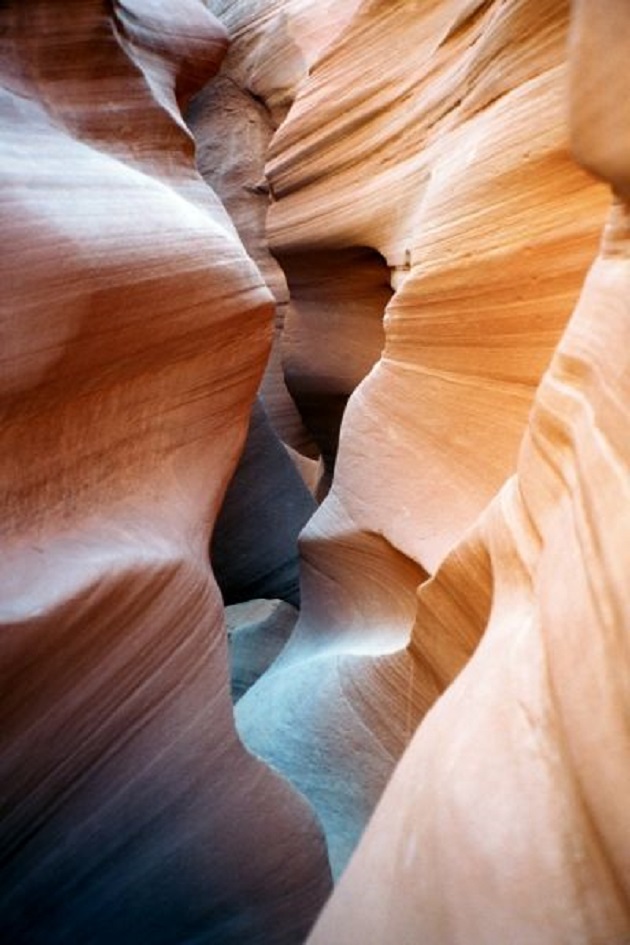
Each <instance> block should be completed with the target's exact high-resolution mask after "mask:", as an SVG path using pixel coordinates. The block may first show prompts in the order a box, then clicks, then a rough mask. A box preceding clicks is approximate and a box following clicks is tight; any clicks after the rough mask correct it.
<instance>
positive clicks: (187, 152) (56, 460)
mask: <svg viewBox="0 0 630 945" xmlns="http://www.w3.org/2000/svg"><path fill="white" fill-rule="evenodd" d="M0 23H1V26H2V29H1V33H2V105H1V106H0V107H1V115H2V127H3V132H2V144H1V146H0V152H1V156H0V167H1V173H2V183H3V201H2V221H1V230H2V241H3V252H2V258H1V261H0V266H1V268H2V303H1V304H2V328H3V348H2V367H3V369H2V426H1V430H2V448H1V450H0V457H1V459H0V465H1V467H2V494H3V521H2V530H3V537H2V566H1V571H0V574H1V577H0V580H1V586H2V680H3V686H2V689H3V694H2V721H1V727H2V735H3V739H4V750H3V758H2V794H3V818H2V842H1V847H2V863H3V866H2V874H1V878H0V915H1V928H2V939H3V941H5V942H12V943H27V942H28V943H29V945H31V943H37V942H41V943H44V942H45V943H46V945H51V943H60V945H61V943H64V945H65V943H69V942H93V943H103V945H105V943H107V945H111V943H112V942H113V941H121V942H128V943H139V942H143V943H175V942H178V943H180V942H184V941H187V942H193V941H194V942H215V943H217V945H218V943H221V945H223V943H228V942H233V943H234V945H237V943H238V945H241V943H243V942H245V941H247V942H250V941H251V942H260V943H261V945H262V943H265V945H267V943H268V942H277V943H286V942H296V941H300V940H302V939H303V938H304V935H305V934H306V931H307V930H308V928H309V926H310V925H311V924H312V921H313V919H314V917H315V915H316V913H317V911H318V909H319V908H320V907H321V905H322V903H323V901H324V898H325V897H326V895H327V893H328V891H329V888H330V881H329V874H328V866H327V859H326V853H325V848H324V844H323V840H322V838H321V834H320V831H319V828H318V826H317V824H316V823H315V820H314V817H313V815H312V813H311V812H310V810H309V808H308V806H307V804H306V802H305V801H304V800H302V799H301V798H300V797H299V796H298V795H297V794H296V792H295V791H293V790H292V789H291V788H290V787H289V786H288V785H287V784H286V782H284V781H283V780H282V779H281V778H279V777H278V776H277V775H274V774H272V772H271V771H270V770H269V769H267V768H266V767H265V766H264V765H262V764H261V763H260V762H259V761H257V760H256V759H254V758H252V757H251V756H250V755H249V754H247V753H246V752H245V750H244V749H243V747H242V745H241V743H240V741H239V739H238V737H237V735H236V732H235V728H234V720H233V714H232V704H231V700H230V690H229V677H228V668H227V647H226V637H225V627H224V619H223V607H222V601H221V596H220V593H219V590H218V588H217V585H216V583H215V581H214V580H213V577H212V573H211V570H210V566H209V562H208V542H209V538H210V533H211V530H212V526H213V522H214V520H215V518H216V516H217V512H218V510H219V507H220V504H221V501H222V498H223V494H224V493H225V490H226V487H227V484H228V481H229V479H230V477H231V476H232V473H233V470H234V467H235V465H236V462H237V459H238V456H239V453H240V451H241V448H242V445H243V441H244V438H245V435H246V431H247V426H248V422H249V411H250V407H251V404H252V401H253V398H254V396H255V393H256V390H257V387H258V385H259V382H260V378H261V374H262V371H263V369H264V366H265V361H266V357H267V354H268V350H269V345H270V342H271V335H272V327H273V300H272V296H271V294H270V292H269V290H268V289H267V288H266V286H265V285H264V282H263V279H262V277H261V274H260V272H259V270H258V269H257V268H256V266H255V265H254V264H253V262H252V261H251V259H250V258H249V257H248V255H247V253H246V252H245V250H244V248H243V245H242V243H241V242H240V240H239V238H238V235H237V233H236V230H235V229H234V226H233V224H232V222H231V220H230V218H229V216H228V214H227V213H226V212H225V210H224V208H223V206H222V204H221V202H220V200H219V199H218V198H217V197H216V195H215V194H214V193H213V192H212V191H211V190H210V189H209V188H208V187H207V186H206V185H205V184H204V182H203V181H202V179H201V177H200V176H199V174H198V173H197V171H196V169H195V161H194V159H195V148H194V143H193V141H192V138H191V136H190V133H189V132H188V130H187V129H186V127H185V125H184V122H183V120H182V115H181V113H182V110H184V109H185V108H186V105H187V103H188V100H189V98H190V96H191V95H192V94H193V93H194V92H195V91H196V90H198V89H199V88H200V87H201V86H202V85H203V84H204V83H205V82H207V81H208V79H210V78H211V76H212V75H213V74H214V73H215V72H216V71H217V69H218V68H219V65H220V62H221V59H222V58H223V56H224V54H225V50H226V48H227V45H228V37H227V33H226V31H225V29H224V27H223V26H222V25H221V24H220V23H219V21H218V20H217V19H216V18H214V17H213V16H212V15H211V14H209V13H208V11H207V10H206V9H205V8H204V7H203V5H202V4H201V3H199V2H196V0H186V2H178V3H177V4H175V5H173V4H159V3H144V2H140V0H138V2H124V3H123V2H121V3H115V4H113V5H110V4H107V3H102V2H100V0H87V2H86V0H76V2H69V3H64V4H58V3H55V2H46V0H41V2H38V0H33V2H29V3H23V2H21V0H20V2H16V3H8V4H6V3H5V4H3V5H2V10H1V11H0ZM244 338H245V339H246V340H245V342H244V340H243V339H244Z"/></svg>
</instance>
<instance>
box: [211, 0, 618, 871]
mask: <svg viewBox="0 0 630 945" xmlns="http://www.w3.org/2000/svg"><path fill="white" fill-rule="evenodd" d="M219 7H220V5H218V7H217V6H216V5H215V7H214V9H218V8H219ZM260 9H261V5H259V6H255V7H254V8H253V7H251V6H250V5H245V4H240V5H239V4H231V5H230V8H229V11H227V12H228V14H229V16H226V20H227V19H229V22H230V28H231V29H232V30H233V32H234V34H235V35H236V37H237V40H236V41H235V44H234V46H233V47H232V51H231V57H232V67H231V75H232V76H233V77H235V80H238V81H239V82H240V83H241V85H242V86H243V87H249V88H255V89H256V93H257V95H258V96H259V97H261V98H263V99H264V100H265V101H266V102H267V103H268V107H269V109H270V110H271V111H273V110H274V108H275V109H276V110H277V108H278V103H279V102H282V103H285V104H288V103H289V102H290V101H291V100H292V99H293V98H294V102H293V105H292V107H291V109H290V111H289V112H288V114H287V116H286V118H285V120H284V121H283V123H282V124H281V125H280V127H279V129H278V131H277V133H276V135H275V136H274V138H273V140H272V142H271V146H270V152H269V155H270V158H269V162H268V165H267V178H268V182H269V188H270V192H271V197H272V202H271V207H270V212H269V217H268V234H269V241H270V246H271V248H272V250H273V252H274V254H275V255H276V256H277V258H278V259H279V261H280V262H281V264H282V265H283V268H284V269H285V271H286V273H287V279H288V283H289V286H290V288H291V290H292V293H293V295H294V297H293V298H292V305H291V311H290V315H289V317H288V319H287V324H286V328H285V333H284V351H283V356H284V363H285V367H286V371H287V377H288V381H289V384H290V385H292V384H294V385H295V391H296V396H297V399H298V403H300V399H299V398H300V394H301V393H303V392H306V394H307V396H308V398H310V399H311V402H312V403H313V404H314V409H313V411H312V416H314V417H315V422H314V423H313V420H312V419H311V418H310V417H309V413H308V409H306V410H304V407H303V406H302V410H303V416H304V418H305V420H306V421H307V423H308V422H309V420H310V422H311V423H312V424H313V433H314V435H315V437H316V439H318V440H319V442H320V445H321V446H322V448H323V451H324V455H326V444H325V442H324V441H323V440H322V436H321V430H318V428H317V424H319V423H322V422H325V418H323V417H322V411H321V407H322V405H323V404H325V403H326V398H327V397H328V395H329V394H330V392H336V391H341V390H343V391H345V396H347V393H348V392H349V391H350V390H351V389H352V387H354V386H356V384H357V383H358V382H359V381H360V376H361V374H362V373H363V374H364V373H365V372H366V371H367V370H368V368H369V365H370V363H371V362H373V361H374V360H375V359H376V355H377V351H378V347H379V346H380V344H381V343H382V342H381V340H380V339H379V340H378V341H377V334H376V328H377V322H378V320H379V319H378V314H377V313H378V312H379V311H382V310H383V309H385V320H384V321H385V339H384V351H383V354H382V357H381V358H380V359H379V360H378V362H377V363H376V365H375V367H374V368H373V369H372V370H371V371H370V372H369V374H368V376H367V378H366V379H365V380H364V381H363V382H362V383H360V385H359V387H358V389H357V390H356V392H355V394H354V395H353V396H352V398H351V399H350V402H349V405H348V409H347V411H346V412H345V415H344V420H343V426H342V435H341V443H340V449H339V454H338V457H337V465H336V473H335V478H334V482H333V486H332V490H331V491H330V493H329V495H328V497H327V499H326V501H325V502H324V503H323V505H322V506H321V508H320V510H319V511H318V513H317V515H316V516H315V517H314V518H313V519H312V520H311V522H310V523H309V524H308V526H307V528H306V530H305V531H304V533H303V535H302V540H301V550H302V559H303V566H302V602H303V607H302V613H301V617H300V620H299V622H298V625H297V629H296V632H295V634H294V636H293V638H292V640H291V642H290V644H289V646H288V648H287V649H286V650H285V652H284V653H283V655H282V657H281V658H280V660H279V661H277V662H276V663H275V664H274V666H273V667H272V670H271V672H268V673H267V674H266V675H265V676H264V677H263V679H262V680H261V681H260V682H259V683H258V684H257V685H256V686H255V687H253V688H252V689H251V690H250V691H249V692H248V693H247V695H246V696H245V697H244V698H243V699H242V700H241V702H240V704H239V708H238V712H237V719H238V724H239V730H240V731H241V733H242V735H243V737H244V738H245V740H246V742H247V744H248V745H249V746H251V747H252V748H253V750H254V751H255V752H256V753H258V754H260V755H261V756H262V757H264V758H267V759H268V760H270V761H271V762H272V763H273V765H274V766H276V767H277V768H278V769H279V770H281V771H283V772H284V773H285V774H287V775H288V776H289V777H290V778H291V780H292V781H293V782H294V783H295V784H297V785H298V786H299V787H300V789H301V790H302V791H303V792H304V793H305V794H306V796H307V797H308V798H309V799H310V800H311V801H312V802H313V803H314V805H315V807H316V809H317V812H318V814H319V816H320V818H321V820H322V822H323V824H324V826H325V829H326V832H327V838H328V841H329V846H330V849H331V857H332V862H333V866H334V868H335V870H336V871H340V870H341V869H342V867H343V865H344V863H345V862H346V860H347V858H348V856H349V854H350V852H351V850H352V848H353V846H354V844H355V843H356V839H357V837H358V836H359V835H360V833H361V830H362V829H363V827H364V824H365V821H366V818H367V816H368V815H369V813H370V811H371V810H372V809H373V806H374V803H375V801H376V799H377V798H378V796H379V795H380V793H381V791H382V789H383V787H384V785H385V783H386V781H387V779H388V777H389V775H390V773H391V771H392V769H393V766H394V764H395V761H396V759H397V758H398V756H399V755H400V753H401V751H402V749H403V748H404V746H405V745H406V744H407V742H408V740H409V738H410V737H411V734H412V733H413V731H414V729H415V726H416V724H417V723H418V721H419V720H420V718H421V717H422V715H423V713H424V712H426V710H427V709H428V708H429V707H430V705H431V704H432V702H433V701H434V700H435V699H436V697H437V696H438V695H439V694H440V693H441V692H442V691H443V690H444V688H445V687H446V686H448V684H449V683H450V682H451V681H452V679H453V678H454V676H455V675H456V673H457V672H459V670H460V669H461V668H462V666H463V665H465V663H466V661H467V660H468V659H469V657H470V655H471V654H472V652H473V651H474V649H475V647H476V645H477V643H478V641H479V638H480V637H481V635H482V633H483V631H484V628H485V626H486V623H487V621H488V615H489V613H490V610H491V607H492V602H493V597H492V593H493V592H492V586H493V577H492V566H491V561H490V558H489V555H488V552H487V549H486V548H485V545H484V544H483V542H481V541H480V539H479V538H478V536H477V535H476V534H475V533H471V531H470V530H471V529H472V528H473V527H474V526H475V522H476V521H477V519H478V517H479V515H480V513H481V512H482V511H483V509H484V507H485V506H486V505H487V503H488V502H489V501H490V500H491V499H492V497H493V496H494V495H495V493H496V492H497V490H498V489H499V488H500V487H501V485H502V483H503V482H504V481H505V479H506V477H508V476H509V475H510V474H511V473H512V472H513V471H514V469H515V467H516V459H517V454H518V450H519V444H520V442H521V439H522V436H523V433H524V431H525V429H526V425H527V419H528V415H529V411H530V409H531V405H532V400H533V397H534V393H535V390H536V387H537V385H538V383H539V380H540V378H541V376H542V374H543V372H544V370H545V368H546V367H547V365H548V363H549V360H550V358H551V355H552V353H553V350H554V348H555V346H556V344H557V343H558V340H559V338H560V336H561V334H562V331H563V329H564V328H565V325H566V323H567V320H568V318H569V316H570V314H571V311H572V308H573V306H574V304H575V302H576V300H577V297H578V294H579V291H580V287H581V284H582V281H583V279H584V276H585V274H586V271H587V269H588V266H589V264H590V262H591V260H592V258H593V256H594V254H595V252H596V249H597V243H598V239H599V233H600V229H601V225H602V221H603V219H604V216H605V212H606V208H607V205H608V196H607V192H606V189H605V188H604V187H603V186H601V185H599V184H596V183H593V181H592V180H591V179H590V178H589V177H588V176H587V175H585V173H584V172H583V171H582V170H581V169H580V168H578V167H577V166H576V165H575V163H574V162H573V161H572V159H571V157H570V155H569V150H568V140H567V131H566V127H567V125H566V120H565V112H566V84H567V63H566V40H567V28H568V14H569V8H568V4H567V3H564V2H554V3H551V4H547V5H546V6H545V9H544V10H542V9H541V8H540V7H539V6H538V5H536V4H534V3H532V2H522V0H519V2H517V0H512V2H509V3H498V2H487V3H467V4H465V3H462V2H461V0H458V2H455V0H453V2H442V3H429V4H424V5H422V6H417V7H415V8H414V15H413V17H411V16H410V15H409V6H408V4H406V3H396V2H394V3H389V4H377V3H363V4H360V5H358V6H357V7H356V9H355V10H354V11H353V12H352V16H350V17H349V18H348V19H346V20H344V22H342V23H338V24H333V26H332V28H331V30H330V33H329V36H328V45H322V46H321V47H320V49H319V51H318V58H316V59H315V60H308V57H307V54H306V52H305V50H304V49H303V48H302V47H301V46H300V41H299V36H296V35H295V34H294V33H292V31H291V28H290V27H291V23H292V11H294V10H295V7H294V6H293V5H291V4H286V5H285V8H284V9H285V14H284V16H285V22H286V24H288V28H287V32H288V34H289V35H290V36H291V37H292V41H293V44H294V47H295V48H294V52H293V57H292V58H291V57H290V56H287V57H285V60H284V61H285V62H286V61H289V60H290V61H292V62H294V63H297V62H298V61H300V59H301V60H302V61H303V62H307V63H308V71H307V70H306V69H305V68H304V67H303V68H302V69H299V68H298V67H297V66H295V68H294V70H293V78H292V81H293V85H294V89H293V91H290V90H288V89H289V86H290V83H289V82H288V79H287V75H286V71H284V72H283V71H282V69H280V67H279V66H278V67H277V68H275V66H274V64H275V55H274V54H275V51H276V49H277V44H278V37H277V32H274V30H273V29H272V24H273V23H275V22H276V20H277V17H278V15H279V14H278V13H277V9H278V8H277V6H276V5H272V4H269V5H266V10H267V11H268V16H263V15H261V14H260V13H259V12H258V13H256V11H260ZM271 11H273V12H271ZM300 15H301V17H302V22H303V23H304V22H306V20H307V19H308V17H309V16H310V18H311V22H312V23H315V22H316V21H317V11H316V9H315V7H314V6H313V5H309V4H301V5H300ZM335 27H337V29H336V28H335ZM305 32H306V33H307V34H308V30H305ZM292 48H293V47H292ZM261 64H264V68H263V66H262V65H261ZM274 68H275V71H274ZM365 260H374V261H376V260H381V261H385V262H386V264H387V267H388V269H389V280H390V283H391V287H392V289H393V290H394V295H393V298H392V299H391V301H390V302H389V304H387V296H388V294H389V293H388V292H387V290H386V287H385V280H384V278H383V274H382V268H381V270H380V273H379V274H377V270H378V266H377V265H376V263H374V270H373V271H374V273H375V275H374V278H373V279H372V278H371V277H369V276H367V270H365V269H362V266H363V265H364V261H365ZM359 284H360V285H361V286H362V287H363V295H364V297H365V298H366V299H367V298H368V296H369V302H367V304H366V305H365V306H364V310H362V308H361V300H360V298H358V297H357V296H358V293H357V290H356V289H355V288H354V286H355V285H359ZM370 286H372V288H370ZM329 287H330V288H329ZM344 298H351V299H352V307H351V308H350V309H348V308H345V307H344ZM355 316H356V321H353V318H354V317H355ZM359 319H363V325H364V326H365V327H363V328H359V327H358V326H359V325H360V324H361V322H360V321H359ZM355 325H356V326H357V327H355ZM371 326H374V333H373V334H372V331H373V329H372V327H371ZM379 330H380V329H379ZM347 339H351V340H352V344H353V345H354V346H355V352H356V351H357V350H360V357H359V358H357V359H356V361H355V362H354V363H356V364H357V368H356V370H355V368H354V364H353V357H352V355H351V353H350V352H349V349H348V347H347ZM370 339H372V340H370ZM307 352H308V353H311V355H310V361H309V354H308V353H307ZM359 365H361V368H360V369H359ZM353 372H354V373H353ZM349 376H351V377H352V383H348V380H347V378H348V377H349ZM293 378H295V381H293ZM300 388H301V390H300ZM340 406H341V405H340ZM338 412H339V411H338ZM331 452H332V451H331ZM328 465H329V469H330V466H331V465H332V464H331V462H330V459H329V464H328ZM467 536H468V537H467ZM470 549H473V550H470ZM427 578H430V580H429V581H428V582H427ZM423 582H426V583H424V584H423V587H422V589H421V591H420V593H419V597H417V595H416V590H417V588H418V586H419V585H420V584H422V583H423ZM414 626H415V629H414V631H413V635H412V627H414ZM410 638H411V642H410ZM407 644H408V645H407ZM340 733H342V734H341V735H340ZM349 746H352V748H350V747H349ZM357 759H359V760H357Z"/></svg>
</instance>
